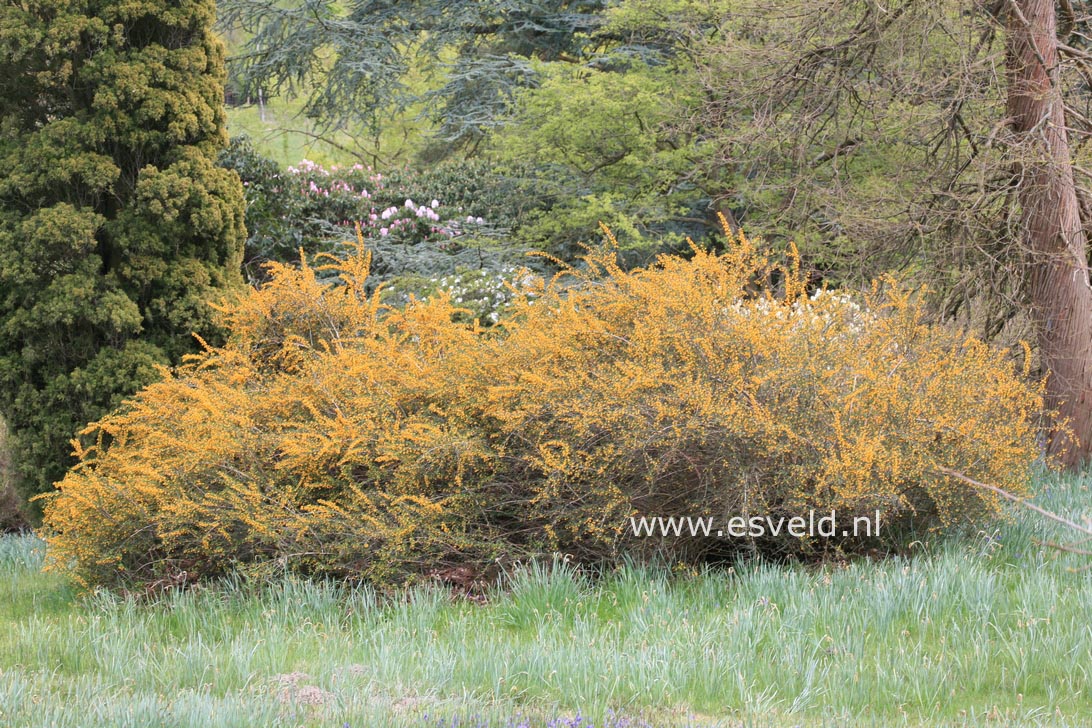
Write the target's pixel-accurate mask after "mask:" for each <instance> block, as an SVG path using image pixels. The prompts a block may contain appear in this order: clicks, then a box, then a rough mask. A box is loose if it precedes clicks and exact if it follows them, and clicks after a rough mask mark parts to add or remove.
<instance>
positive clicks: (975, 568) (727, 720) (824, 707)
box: [0, 478, 1092, 728]
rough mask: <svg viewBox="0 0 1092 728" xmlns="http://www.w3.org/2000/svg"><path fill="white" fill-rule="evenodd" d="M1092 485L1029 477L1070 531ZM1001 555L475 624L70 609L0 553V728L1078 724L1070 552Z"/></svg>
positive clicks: (420, 617) (806, 572) (1083, 619)
mask: <svg viewBox="0 0 1092 728" xmlns="http://www.w3.org/2000/svg"><path fill="white" fill-rule="evenodd" d="M1089 483H1090V481H1089V480H1088V479H1087V478H1085V479H1080V478H1046V479H1044V480H1043V481H1042V482H1041V483H1040V490H1041V491H1042V492H1041V495H1040V497H1039V499H1038V500H1039V502H1041V503H1043V504H1044V505H1046V506H1048V507H1051V508H1053V509H1055V510H1058V511H1060V512H1063V513H1066V514H1069V515H1071V516H1075V517H1078V518H1079V517H1083V516H1084V515H1085V514H1087V513H1088V510H1089V509H1088V505H1089V499H1090V493H1089V489H1088V488H1089ZM997 535H998V536H999V537H998V538H988V537H987V536H986V535H985V534H978V535H974V534H969V535H965V536H963V537H956V538H949V539H946V540H941V541H938V542H936V543H932V544H921V545H920V546H918V547H915V549H914V551H915V553H916V555H914V556H913V557H912V558H909V559H901V558H899V559H890V560H886V561H878V562H872V561H867V560H859V561H852V562H850V563H848V564H828V565H825V566H821V567H815V566H813V567H807V568H805V567H788V566H775V565H768V564H750V565H739V566H737V567H736V568H735V569H733V570H710V571H708V572H705V573H702V574H697V575H676V576H672V575H671V574H670V573H668V572H665V571H663V570H656V569H648V568H638V567H628V568H624V569H621V570H619V571H618V572H616V573H614V574H612V575H610V576H609V577H607V578H606V579H605V580H603V581H600V582H598V583H594V582H591V581H589V580H587V579H585V578H583V577H581V576H579V575H578V574H574V573H573V572H572V571H570V570H567V569H556V570H550V569H545V568H541V567H532V568H530V569H526V570H523V571H521V572H519V573H517V574H516V575H515V576H513V577H512V578H511V580H510V583H509V584H508V585H507V587H506V588H505V589H502V590H498V592H497V593H496V594H495V595H494V596H493V598H492V599H491V600H490V601H489V602H488V603H487V604H485V605H476V604H473V603H468V602H466V601H453V600H452V599H450V598H449V597H448V596H447V595H446V594H445V593H443V592H440V591H436V590H432V591H429V590H418V591H415V592H413V593H412V594H410V595H407V596H406V598H404V599H402V600H381V599H378V598H377V597H376V596H375V595H374V594H373V593H372V592H370V591H368V590H366V589H348V588H344V587H339V586H336V585H331V584H322V583H312V582H306V581H301V580H296V579H285V580H283V581H282V582H280V583H277V584H274V585H266V586H264V587H258V586H254V585H247V584H242V583H225V584H222V585H218V586H216V587H208V588H203V589H200V590H196V591H190V592H186V593H172V594H169V595H168V596H166V597H164V598H162V599H160V600H159V601H158V602H156V603H153V604H145V603H141V602H140V601H138V600H134V599H132V598H121V597H119V596H116V595H112V594H107V593H96V594H92V595H80V594H79V593H78V592H77V591H76V590H75V589H74V588H73V587H71V586H69V585H67V584H66V583H65V581H64V580H63V579H61V578H60V577H58V576H55V575H49V574H42V573H41V572H40V566H41V563H42V559H43V553H42V547H41V543H40V542H39V541H38V540H36V539H34V538H32V537H7V538H5V539H3V540H0V725H3V726H62V727H63V726H111V727H113V726H142V727H143V726H301V725H302V726H332V727H334V728H342V727H343V726H344V725H345V724H348V725H350V726H353V727H354V728H356V727H358V726H361V727H370V726H387V725H392V726H393V725H399V726H401V725H421V726H424V725H431V726H436V725H438V724H442V725H451V722H450V721H451V720H453V719H455V718H458V719H459V720H460V722H459V723H458V724H459V725H465V726H474V725H497V726H504V725H506V724H507V725H515V724H516V722H517V719H516V718H515V716H522V718H520V719H523V720H528V721H530V724H531V725H546V721H547V720H549V719H551V718H559V717H560V718H569V719H571V720H570V722H571V723H573V724H575V716H576V714H577V713H578V712H579V713H580V714H581V715H583V716H586V717H588V718H589V719H593V720H594V724H595V725H596V726H602V725H603V720H604V719H605V718H607V717H608V716H609V714H610V711H613V714H615V715H616V716H619V715H620V716H627V717H629V718H632V719H633V720H634V721H637V722H636V723H635V725H644V724H645V723H643V722H640V721H647V723H648V724H650V725H653V726H681V725H695V726H698V725H701V726H739V725H748V726H751V725H753V726H767V725H768V726H797V725H800V726H807V725H822V726H891V725H895V726H899V725H905V726H938V725H981V726H1033V725H1034V726H1039V725H1043V726H1047V725H1049V726H1055V725H1057V726H1077V725H1087V724H1088V722H1087V721H1088V718H1087V717H1086V716H1090V715H1092V677H1090V675H1089V670H1090V669H1092V619H1090V618H1089V617H1090V615H1092V576H1090V575H1089V573H1088V572H1080V573H1077V572H1074V571H1073V570H1072V569H1073V567H1079V566H1082V565H1083V564H1084V563H1086V562H1085V561H1083V560H1082V558H1081V557H1079V556H1076V555H1070V554H1060V553H1058V552H1057V551H1054V550H1052V549H1049V548H1044V547H1040V546H1036V545H1035V543H1034V540H1035V539H1040V540H1041V539H1053V540H1059V539H1063V538H1066V537H1067V534H1065V533H1064V532H1062V531H1060V530H1057V529H1055V527H1054V526H1052V525H1051V524H1049V523H1046V522H1043V521H1042V520H1040V519H1038V518H1037V517H1035V516H1034V514H1030V513H1025V512H1020V513H1017V514H1016V519H1015V521H1014V522H1013V523H1009V524H1004V525H1002V526H1001V527H1000V531H999V533H998V534H997ZM439 721H443V722H442V723H439ZM581 725H585V726H586V725H587V724H581Z"/></svg>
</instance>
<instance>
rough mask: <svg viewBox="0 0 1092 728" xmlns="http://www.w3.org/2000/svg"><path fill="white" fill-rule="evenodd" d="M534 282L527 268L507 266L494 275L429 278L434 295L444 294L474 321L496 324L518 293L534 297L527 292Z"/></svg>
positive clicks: (482, 272)
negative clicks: (443, 292) (468, 312)
mask: <svg viewBox="0 0 1092 728" xmlns="http://www.w3.org/2000/svg"><path fill="white" fill-rule="evenodd" d="M537 280H538V278H537V277H536V276H535V275H534V274H533V273H531V272H530V271H528V270H527V269H526V268H517V267H516V266H514V265H508V266H504V267H503V268H501V269H500V270H496V271H486V270H474V271H468V272H464V273H454V274H451V275H446V276H440V277H436V278H431V279H429V283H430V284H431V286H433V287H434V289H435V290H437V291H447V293H448V294H449V295H450V296H451V300H452V302H453V303H454V304H455V305H456V306H459V307H460V308H467V309H470V311H471V315H472V317H473V318H477V319H478V320H480V321H483V322H485V321H489V322H491V323H497V322H498V321H499V320H500V316H501V312H502V311H503V310H504V308H505V307H507V306H508V305H509V304H510V303H511V302H512V300H513V299H514V298H515V297H516V295H517V292H518V293H522V294H523V295H526V296H528V297H529V298H533V297H534V293H532V292H530V290H529V289H531V288H533V287H534V285H535V283H536V282H537Z"/></svg>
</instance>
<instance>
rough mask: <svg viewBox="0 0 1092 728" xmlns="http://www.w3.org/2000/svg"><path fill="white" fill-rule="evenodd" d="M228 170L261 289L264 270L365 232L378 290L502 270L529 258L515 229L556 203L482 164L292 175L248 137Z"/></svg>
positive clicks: (227, 156)
mask: <svg viewBox="0 0 1092 728" xmlns="http://www.w3.org/2000/svg"><path fill="white" fill-rule="evenodd" d="M220 164H222V165H223V166H224V167H226V168H228V169H232V170H234V171H235V172H237V173H238V174H239V177H240V178H241V179H242V181H243V185H244V188H245V190H246V201H247V213H246V223H247V230H248V232H249V238H248V239H247V243H246V255H245V260H244V266H245V268H246V270H247V272H248V274H249V275H250V277H251V278H252V279H255V280H260V279H261V278H262V276H263V273H262V270H263V268H262V265H263V264H264V263H266V262H268V261H279V262H296V261H298V259H299V253H300V249H301V248H303V247H307V248H308V249H309V250H315V249H319V250H325V251H328V252H329V251H333V250H337V249H339V248H341V247H342V245H343V244H344V242H345V241H346V240H347V239H350V240H351V239H352V238H354V237H355V235H356V232H355V231H356V229H357V228H359V230H360V234H361V235H362V236H363V239H364V240H365V242H366V243H367V246H368V248H369V250H371V251H372V254H373V260H372V278H373V281H374V282H379V281H385V280H389V279H391V278H396V277H399V276H407V275H408V276H426V277H430V276H431V277H436V276H442V275H451V274H452V273H455V272H457V271H462V270H483V269H487V270H496V269H498V268H499V267H500V266H502V265H503V264H504V261H505V260H507V259H512V258H519V257H521V253H522V251H523V249H525V246H519V245H517V244H515V243H513V242H512V235H513V230H514V229H518V228H519V227H520V226H521V225H522V224H523V223H524V221H525V220H526V219H527V218H528V217H529V214H530V212H531V211H532V210H540V209H542V208H543V207H544V205H545V204H546V203H544V202H543V201H541V200H540V199H538V198H536V197H535V195H534V194H533V191H532V190H531V189H530V188H529V186H528V184H527V183H526V182H525V180H524V179H523V178H521V177H519V176H515V175H513V174H502V173H500V172H498V171H497V170H495V169H493V168H492V167H490V166H489V165H487V164H485V163H484V162H481V161H450V162H445V163H442V164H439V165H435V166H433V167H430V168H426V169H422V170H411V169H408V168H395V169H389V170H377V169H373V168H372V167H366V166H364V165H362V164H352V165H348V166H343V167H341V166H337V165H331V166H329V167H327V166H324V165H321V164H316V163H314V162H312V161H310V160H306V159H305V160H302V161H301V162H299V163H298V164H296V165H293V166H290V167H288V168H287V169H282V168H281V167H280V166H279V165H277V164H276V163H275V162H273V161H271V160H269V159H266V158H264V157H263V156H262V155H261V154H259V153H258V152H257V151H256V150H255V149H254V147H253V145H252V144H251V142H250V140H249V139H247V138H245V137H240V138H236V139H233V140H232V142H231V144H230V146H229V147H228V148H227V149H226V150H225V151H224V152H223V154H221V157H220Z"/></svg>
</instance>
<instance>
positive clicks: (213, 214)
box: [0, 0, 245, 494]
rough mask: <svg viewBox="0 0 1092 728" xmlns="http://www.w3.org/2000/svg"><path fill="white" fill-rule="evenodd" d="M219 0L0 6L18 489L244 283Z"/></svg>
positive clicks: (65, 455) (4, 275) (10, 414)
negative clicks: (228, 156) (228, 152)
mask: <svg viewBox="0 0 1092 728" xmlns="http://www.w3.org/2000/svg"><path fill="white" fill-rule="evenodd" d="M213 15H214V3H213V1H212V0H195V1H194V2H188V3H182V4H179V3H177V2H168V1H167V0H135V1H132V2H130V1H126V2H121V1H119V0H102V1H101V2H96V3H87V2H68V1H67V0H65V1H61V0H42V1H41V2H33V3H6V4H4V5H3V6H2V7H0V48H2V51H0V167H2V168H3V170H4V174H3V175H2V176H0V410H2V412H3V416H4V418H5V419H6V420H7V423H8V426H9V427H10V430H11V436H12V444H11V451H12V452H13V453H14V455H15V456H16V462H15V469H16V475H17V477H18V479H19V481H20V483H21V486H22V489H23V490H24V492H25V493H28V494H29V493H34V492H39V491H43V490H46V489H48V488H50V487H51V486H52V483H53V481H55V480H57V479H59V478H60V477H61V476H62V475H63V474H64V472H65V471H66V470H67V469H68V467H69V465H71V464H72V462H73V460H72V459H71V446H70V444H69V440H70V439H71V438H72V437H73V435H74V433H75V432H76V431H77V430H78V429H80V428H82V427H84V426H85V424H86V423H87V422H88V421H90V420H93V419H96V418H98V417H101V416H102V415H103V414H104V413H105V412H107V411H109V410H110V409H112V408H113V407H116V406H117V405H118V404H119V403H120V401H121V400H122V398H123V397H124V396H126V395H128V394H131V393H132V392H134V391H135V390H137V389H139V388H140V387H141V386H143V385H144V384H147V383H148V382H149V381H151V380H153V379H154V378H155V377H156V373H155V366H157V365H160V364H167V363H169V362H172V361H177V360H178V358H179V357H180V356H181V355H182V354H183V353H186V352H189V351H193V350H194V349H195V344H194V341H193V338H192V336H191V332H194V331H203V332H207V330H208V329H209V327H210V326H211V325H212V313H213V312H212V311H211V309H210V308H209V306H208V301H209V300H210V299H218V298H220V297H221V296H222V295H223V292H224V291H225V290H226V289H228V288H231V287H233V286H236V285H238V284H239V283H241V280H240V278H239V273H238V271H239V264H240V257H241V252H242V243H243V240H244V238H245V231H244V228H243V195H242V188H241V186H240V184H239V179H238V177H237V176H236V175H235V174H234V173H232V172H229V171H227V170H224V169H221V168H218V167H216V166H215V158H216V154H217V152H218V151H219V149H220V148H221V147H223V146H224V145H225V144H226V143H227V135H226V131H225V126H224V112H223V81H224V59H223V49H222V47H221V44H220V42H219V41H218V40H217V39H216V38H215V36H214V35H213V33H212V29H211V28H212V22H213Z"/></svg>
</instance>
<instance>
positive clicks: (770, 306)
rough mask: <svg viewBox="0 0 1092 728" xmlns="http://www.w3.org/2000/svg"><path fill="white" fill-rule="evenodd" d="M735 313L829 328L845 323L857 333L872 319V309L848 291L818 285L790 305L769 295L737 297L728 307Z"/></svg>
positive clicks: (847, 330)
mask: <svg viewBox="0 0 1092 728" xmlns="http://www.w3.org/2000/svg"><path fill="white" fill-rule="evenodd" d="M729 312H730V313H731V314H733V315H738V316H744V317H746V316H750V315H751V314H752V313H755V314H759V315H762V316H769V317H772V318H774V319H777V320H784V321H791V322H792V323H793V327H794V328H797V327H801V326H816V327H820V328H823V329H826V330H830V329H831V327H832V326H833V325H835V324H842V325H844V326H845V331H846V333H847V334H849V335H854V336H855V335H858V334H860V333H862V332H863V331H864V327H865V326H866V325H867V324H868V323H870V322H871V321H873V320H874V319H875V317H876V315H875V313H873V312H872V311H870V310H869V309H867V308H866V307H864V306H862V305H861V304H860V303H859V301H858V299H857V297H856V296H854V295H853V294H852V293H850V292H848V291H828V290H823V289H820V290H818V291H816V292H815V293H814V294H812V295H811V297H810V298H808V299H798V300H796V301H794V302H793V303H792V304H790V305H786V304H784V303H782V302H781V301H778V300H776V299H772V298H755V299H740V300H738V301H736V302H735V303H733V304H732V305H731V306H730V307H729Z"/></svg>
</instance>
